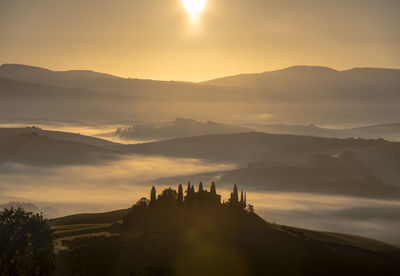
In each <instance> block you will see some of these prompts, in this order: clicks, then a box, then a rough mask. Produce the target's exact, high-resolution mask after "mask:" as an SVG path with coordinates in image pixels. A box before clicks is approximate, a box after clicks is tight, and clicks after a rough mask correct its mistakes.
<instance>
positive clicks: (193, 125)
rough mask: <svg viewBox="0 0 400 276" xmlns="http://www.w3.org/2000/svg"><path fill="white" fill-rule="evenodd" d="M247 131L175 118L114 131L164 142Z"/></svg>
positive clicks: (124, 136) (121, 134) (231, 126)
mask: <svg viewBox="0 0 400 276" xmlns="http://www.w3.org/2000/svg"><path fill="white" fill-rule="evenodd" d="M249 130H250V129H248V128H245V127H239V126H235V125H226V124H220V123H215V122H211V121H208V122H206V123H203V122H199V121H195V120H192V119H185V118H176V119H175V120H174V121H172V122H164V123H158V124H148V125H135V126H132V127H127V128H118V129H117V130H116V131H115V135H118V136H120V137H123V138H134V139H143V140H166V139H172V138H180V137H189V136H200V135H207V134H222V133H239V132H247V131H249Z"/></svg>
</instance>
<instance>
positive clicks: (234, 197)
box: [231, 184, 239, 204]
mask: <svg viewBox="0 0 400 276" xmlns="http://www.w3.org/2000/svg"><path fill="white" fill-rule="evenodd" d="M231 202H232V203H234V204H235V203H238V202H239V195H238V189H237V186H236V184H235V185H234V186H233V193H231Z"/></svg>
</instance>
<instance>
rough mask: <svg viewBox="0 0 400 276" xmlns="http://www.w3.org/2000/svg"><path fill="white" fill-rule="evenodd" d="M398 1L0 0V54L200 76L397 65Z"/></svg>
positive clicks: (50, 63) (126, 72) (129, 73)
mask: <svg viewBox="0 0 400 276" xmlns="http://www.w3.org/2000/svg"><path fill="white" fill-rule="evenodd" d="M399 14H400V1H397V0H346V1H345V0H332V1H329V0H325V1H322V0H303V1H298V0H293V1H285V0H280V1H278V0H275V1H272V0H207V4H206V7H205V9H204V11H203V12H202V14H201V15H200V16H199V18H198V22H196V23H194V22H192V21H191V20H190V18H189V16H188V14H187V13H186V11H185V9H184V8H183V6H182V2H181V0H113V1H112V0H84V1H82V0H79V1H78V0H18V1H16V0H0V63H22V64H28V65H35V66H41V67H46V68H50V69H54V70H69V69H90V70H94V71H99V72H105V73H111V74H114V75H119V76H124V77H133V78H151V79H161V80H187V81H201V80H207V79H212V78H216V77H221V76H226V75H232V74H237V73H249V72H262V71H266V70H274V69H280V68H283V67H288V66H292V65H297V64H304V65H323V66H329V67H332V68H335V69H347V68H351V67H391V68H400V16H399Z"/></svg>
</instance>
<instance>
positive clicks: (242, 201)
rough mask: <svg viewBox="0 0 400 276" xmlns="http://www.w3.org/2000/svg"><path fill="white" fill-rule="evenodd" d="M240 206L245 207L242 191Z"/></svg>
mask: <svg viewBox="0 0 400 276" xmlns="http://www.w3.org/2000/svg"><path fill="white" fill-rule="evenodd" d="M240 206H241V207H242V208H244V207H246V206H245V205H244V199H243V191H240Z"/></svg>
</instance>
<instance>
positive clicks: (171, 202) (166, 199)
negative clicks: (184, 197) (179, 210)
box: [157, 188, 178, 207]
mask: <svg viewBox="0 0 400 276" xmlns="http://www.w3.org/2000/svg"><path fill="white" fill-rule="evenodd" d="M177 203H178V193H177V192H176V191H175V190H174V189H171V188H168V189H165V190H164V191H162V193H161V194H159V195H158V197H157V206H158V204H160V205H163V206H168V207H170V206H176V205H177Z"/></svg>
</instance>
